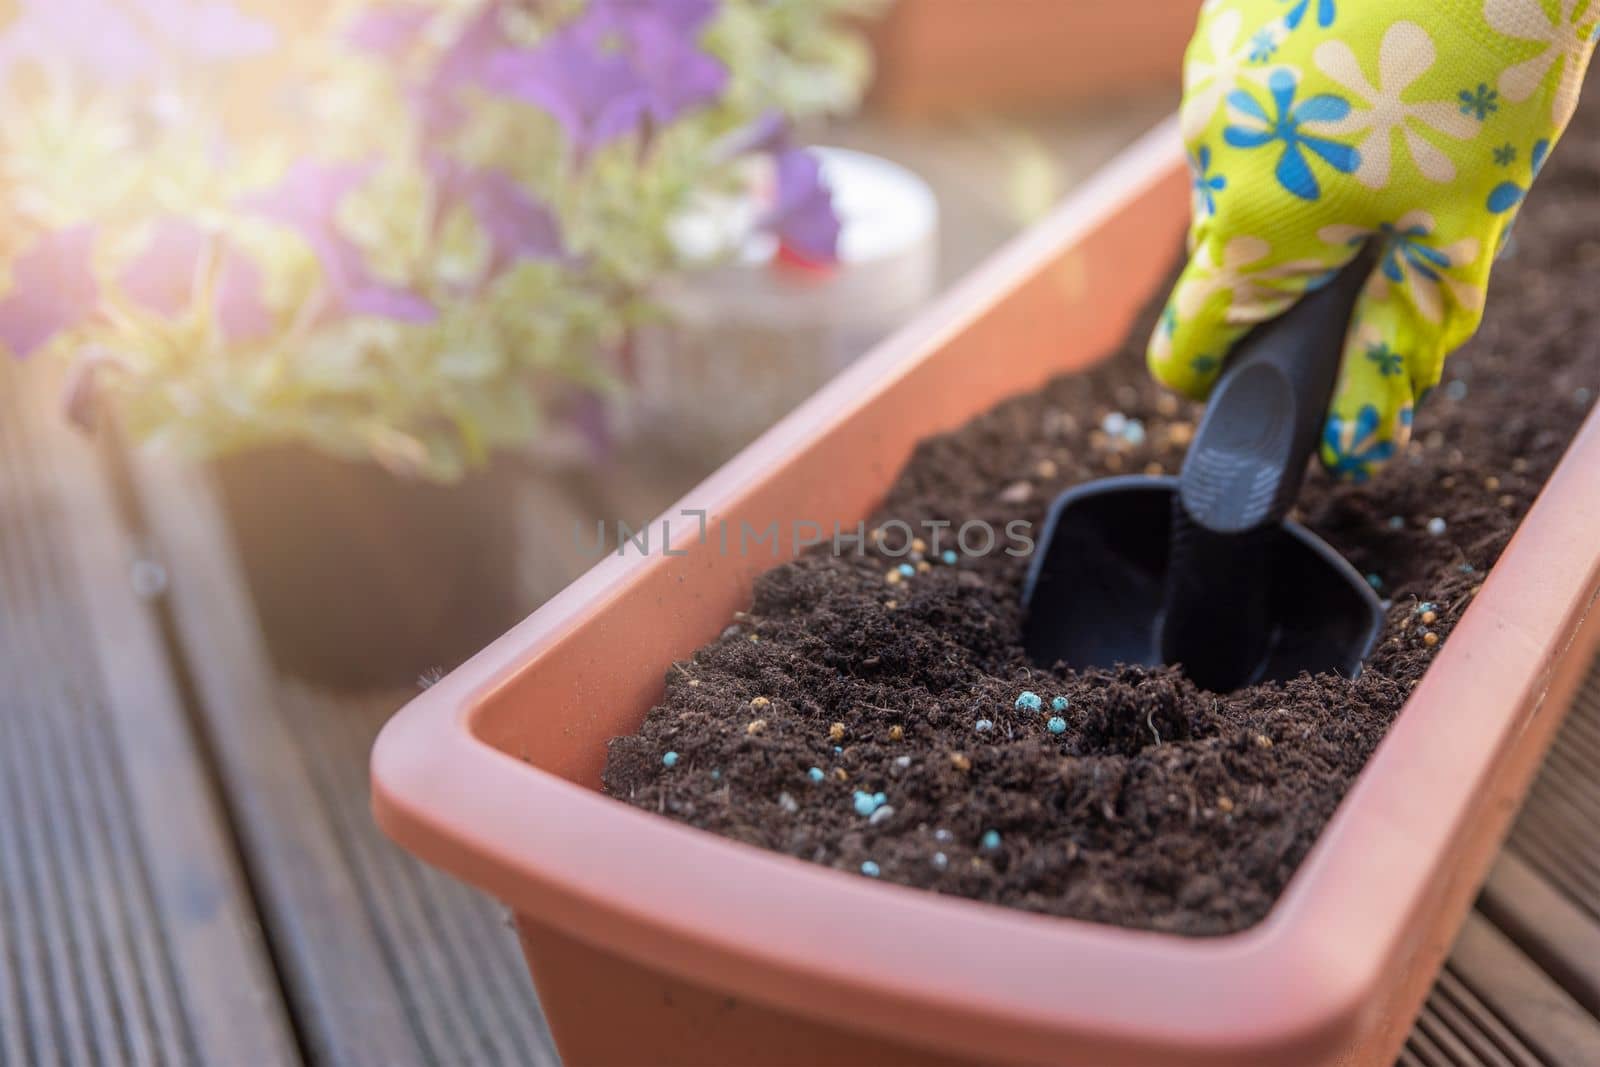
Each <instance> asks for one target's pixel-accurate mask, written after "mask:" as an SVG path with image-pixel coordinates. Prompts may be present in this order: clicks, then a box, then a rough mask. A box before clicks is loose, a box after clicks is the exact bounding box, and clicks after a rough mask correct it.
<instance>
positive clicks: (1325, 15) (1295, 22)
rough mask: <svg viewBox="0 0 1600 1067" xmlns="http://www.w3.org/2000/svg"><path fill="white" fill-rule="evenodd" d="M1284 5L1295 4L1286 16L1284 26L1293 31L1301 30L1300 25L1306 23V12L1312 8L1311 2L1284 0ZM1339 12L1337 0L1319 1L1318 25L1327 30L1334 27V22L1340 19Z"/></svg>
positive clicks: (1306, 0) (1309, 0) (1305, 0)
mask: <svg viewBox="0 0 1600 1067" xmlns="http://www.w3.org/2000/svg"><path fill="white" fill-rule="evenodd" d="M1284 3H1288V4H1293V5H1294V6H1293V7H1291V8H1290V9H1289V14H1287V15H1285V16H1284V19H1283V24H1284V25H1285V26H1287V27H1289V28H1290V29H1291V30H1297V29H1299V28H1300V23H1302V22H1304V21H1305V18H1306V12H1307V11H1308V10H1309V9H1310V8H1311V0H1284ZM1338 14H1339V11H1338V6H1337V4H1336V3H1335V0H1317V25H1318V26H1321V27H1322V28H1323V29H1327V28H1328V27H1329V26H1332V25H1333V20H1334V19H1335V18H1337V17H1338Z"/></svg>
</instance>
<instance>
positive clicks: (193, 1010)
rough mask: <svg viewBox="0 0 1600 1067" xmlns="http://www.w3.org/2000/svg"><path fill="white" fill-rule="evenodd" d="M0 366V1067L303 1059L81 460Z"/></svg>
mask: <svg viewBox="0 0 1600 1067" xmlns="http://www.w3.org/2000/svg"><path fill="white" fill-rule="evenodd" d="M47 384H48V383H46V382H44V381H43V379H42V371H31V372H28V373H24V372H23V371H22V370H20V369H19V368H17V367H15V366H14V365H12V363H11V361H9V360H5V359H0V1064H18V1065H21V1064H41V1065H46V1064H56V1063H61V1064H106V1065H114V1064H140V1063H158V1064H184V1063H197V1064H209V1063H230V1062H233V1063H243V1062H248V1063H251V1064H263V1065H270V1064H287V1063H293V1062H298V1055H297V1052H296V1049H295V1044H294V1037H293V1033H292V1031H291V1029H290V1026H289V1024H288V1021H287V1015H286V1012H285V1010H284V1005H283V1002H282V999H281V995H280V991H279V988H278V985H277V982H276V979H275V976H274V974H273V972H272V968H271V964H270V962H269V960H268V958H267V954H266V950H265V946H264V944H263V942H262V940H261V937H260V933H259V930H258V929H257V928H256V926H255V924H254V912H253V909H252V907H251V904H250V901H249V897H248V893H247V891H246V889H245V886H244V882H243V879H242V878H241V877H240V874H239V870H238V867H237V862H236V859H235V857H234V854H233V851H232V844H231V840H230V837H229V835H228V832H227V830H226V826H225V824H224V822H223V820H222V817H221V813H220V808H219V806H218V804H217V802H216V798H215V796H214V794H213V792H212V790H211V785H210V782H209V779H208V777H207V774H206V772H205V769H204V766H203V762H202V753H201V752H200V750H199V749H198V748H197V747H196V746H195V745H194V744H193V740H192V737H191V735H190V732H189V729H188V723H187V721H186V719H185V716H184V713H183V708H182V704H181V701H180V699H179V695H178V693H177V691H176V689H175V687H174V686H173V685H172V681H171V675H170V671H169V667H168V663H167V661H166V656H165V651H164V649H163V646H162V643H161V640H160V635H159V632H158V630H157V627H156V625H155V620H154V619H153V617H152V616H151V614H150V612H149V609H148V608H147V606H145V605H144V604H143V603H141V602H140V601H139V600H138V599H137V598H136V597H135V596H134V594H133V592H132V590H131V588H130V586H129V583H128V567H129V564H130V562H131V558H132V557H131V555H130V554H129V551H128V546H129V542H128V541H127V539H126V537H125V536H124V531H123V530H122V529H121V526H120V522H119V520H118V517H117V513H116V509H115V507H114V504H113V501H112V499H111V498H110V496H109V495H108V494H107V493H106V492H105V487H104V484H103V483H102V482H101V481H100V480H99V478H98V475H97V468H96V463H95V460H94V456H93V452H92V447H91V446H90V445H89V443H88V442H86V441H83V440H81V439H78V438H75V437H74V436H72V435H71V434H70V433H69V432H68V431H66V430H65V429H64V428H62V427H61V426H59V425H58V424H57V423H56V421H55V419H56V409H55V405H54V404H53V403H51V402H50V398H49V396H48V394H47V390H46V388H45V387H46V386H47Z"/></svg>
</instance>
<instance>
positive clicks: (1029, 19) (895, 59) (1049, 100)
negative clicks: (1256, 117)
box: [870, 0, 1200, 118]
mask: <svg viewBox="0 0 1600 1067" xmlns="http://www.w3.org/2000/svg"><path fill="white" fill-rule="evenodd" d="M1199 11H1200V0H1144V2H1143V3H1137V4H1129V3H1123V2H1120V0H1070V2H1057V3H1041V2H1040V0H985V2H984V3H981V4H976V3H971V2H970V0H896V3H895V4H894V6H893V7H891V8H890V9H889V13H888V15H887V16H886V17H885V18H884V19H883V20H882V21H880V22H878V23H877V24H875V25H874V26H873V27H872V28H871V36H872V43H873V48H874V50H875V52H876V54H877V75H876V77H875V79H874V81H873V86H872V95H871V100H870V102H871V104H872V106H873V107H874V108H876V109H877V110H880V111H885V112H889V113H891V114H895V115H899V116H905V117H917V118H927V117H930V116H939V115H962V114H970V113H972V112H974V111H993V110H996V109H1001V108H1029V107H1033V108H1038V107H1049V106H1056V107H1060V106H1061V105H1063V104H1069V105H1070V104H1079V105H1085V106H1089V105H1104V104H1105V103H1106V102H1107V101H1109V100H1112V99H1115V98H1117V97H1120V96H1136V95H1139V94H1150V93H1160V92H1168V93H1172V94H1175V93H1176V92H1177V89H1178V81H1179V76H1180V74H1181V72H1182V70H1183V52H1184V47H1185V46H1186V45H1187V44H1188V41H1189V37H1190V35H1191V34H1193V33H1194V27H1195V20H1196V18H1197V17H1198V14H1199Z"/></svg>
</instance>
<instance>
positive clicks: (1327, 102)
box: [1222, 70, 1361, 200]
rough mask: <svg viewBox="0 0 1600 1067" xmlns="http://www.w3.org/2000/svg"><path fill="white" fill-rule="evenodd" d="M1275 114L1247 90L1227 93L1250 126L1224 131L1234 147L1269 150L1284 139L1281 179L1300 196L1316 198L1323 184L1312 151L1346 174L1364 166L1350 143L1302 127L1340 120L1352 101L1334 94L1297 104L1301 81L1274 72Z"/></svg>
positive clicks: (1270, 84) (1271, 83) (1271, 85)
mask: <svg viewBox="0 0 1600 1067" xmlns="http://www.w3.org/2000/svg"><path fill="white" fill-rule="evenodd" d="M1267 87H1268V88H1269V89H1271V91H1272V99H1273V103H1274V104H1275V106H1276V111H1277V114H1276V115H1273V116H1269V115H1268V114H1267V112H1266V110H1265V109H1264V108H1262V106H1261V105H1260V104H1259V103H1257V102H1256V99H1255V97H1253V96H1251V95H1250V94H1249V93H1248V92H1245V91H1244V90H1243V89H1235V90H1234V91H1233V92H1232V93H1230V94H1228V104H1229V106H1230V107H1232V108H1233V109H1234V110H1236V111H1238V112H1239V113H1240V114H1241V115H1243V116H1244V117H1245V118H1246V119H1248V120H1249V121H1250V123H1251V125H1250V126H1229V127H1228V128H1227V129H1226V130H1224V131H1223V135H1222V136H1223V140H1225V141H1227V142H1228V144H1230V145H1232V146H1233V147H1234V148H1265V147H1267V146H1268V145H1271V144H1273V143H1275V142H1282V143H1283V154H1282V156H1280V157H1279V159H1278V167H1277V178H1278V183H1279V184H1280V185H1282V186H1283V187H1284V188H1285V189H1287V190H1288V191H1289V192H1290V193H1292V194H1294V195H1295V196H1297V197H1299V198H1300V199H1302V200H1318V199H1321V197H1322V186H1321V185H1320V184H1319V183H1318V182H1317V176H1316V175H1315V174H1314V173H1312V170H1311V164H1310V162H1309V161H1307V159H1306V155H1305V153H1306V151H1307V150H1309V151H1310V152H1311V153H1312V154H1313V155H1315V156H1316V157H1317V158H1318V159H1321V160H1322V161H1323V162H1324V163H1326V164H1328V165H1329V166H1330V167H1332V168H1333V169H1334V170H1336V171H1339V172H1340V173H1342V174H1350V173H1352V172H1354V171H1355V170H1356V169H1357V168H1359V167H1360V166H1361V153H1360V152H1358V151H1357V150H1356V149H1355V148H1353V147H1351V146H1350V145H1347V144H1340V143H1339V142H1338V141H1330V140H1328V139H1327V138H1325V137H1315V136H1311V135H1308V134H1306V133H1305V132H1303V131H1302V130H1301V126H1302V125H1303V124H1304V123H1307V122H1338V121H1339V120H1340V119H1342V118H1344V117H1345V116H1347V115H1349V114H1350V102H1349V101H1348V100H1345V99H1343V98H1342V97H1338V96H1333V95H1330V94H1322V95H1319V96H1313V97H1310V98H1309V99H1306V100H1302V101H1301V102H1299V103H1296V102H1295V99H1294V97H1295V93H1296V92H1297V91H1298V90H1299V87H1300V86H1299V83H1298V82H1297V81H1296V80H1295V76H1294V75H1293V74H1291V73H1290V72H1289V71H1287V70H1275V71H1273V72H1272V76H1271V78H1270V79H1268V82H1267Z"/></svg>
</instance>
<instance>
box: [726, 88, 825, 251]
mask: <svg viewBox="0 0 1600 1067" xmlns="http://www.w3.org/2000/svg"><path fill="white" fill-rule="evenodd" d="M715 151H716V154H717V155H718V156H719V157H720V158H722V159H723V160H724V161H728V160H733V159H737V158H739V157H741V156H745V155H770V156H771V157H772V159H773V167H774V172H775V181H774V185H775V187H776V188H775V191H774V200H775V203H774V206H773V208H772V210H771V211H770V212H769V213H768V215H767V217H766V219H765V220H764V223H763V225H764V226H765V227H766V228H767V229H770V230H772V231H773V232H775V233H776V234H777V236H778V240H779V242H780V244H781V246H782V248H783V249H784V250H785V251H787V252H788V253H790V254H791V255H792V256H794V257H795V258H797V259H799V260H801V261H803V262H805V263H807V264H810V265H828V264H832V263H835V262H837V261H838V258H839V232H840V229H841V225H840V222H839V215H838V212H837V211H836V210H835V208H834V204H833V191H832V190H831V189H830V188H829V187H828V184H827V182H826V180H824V178H823V176H822V165H821V164H820V163H819V162H818V160H817V158H816V156H815V155H814V154H812V153H811V152H808V151H807V150H806V149H804V148H801V147H800V146H798V145H796V144H795V143H794V138H793V134H792V131H791V130H790V128H789V120H788V119H787V118H786V117H785V116H784V115H783V113H782V112H779V111H769V112H767V113H766V114H764V115H762V116H761V117H760V118H758V119H756V120H755V121H754V122H752V123H750V124H749V125H748V126H745V127H744V128H743V129H740V130H736V131H734V132H733V133H732V134H730V135H729V136H728V137H727V138H725V139H724V140H723V141H722V143H721V144H720V145H718V146H717V148H716V150H715Z"/></svg>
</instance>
